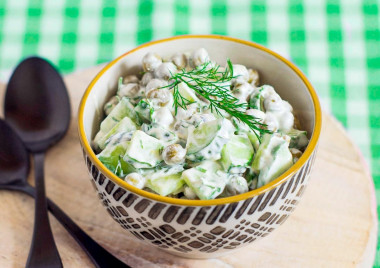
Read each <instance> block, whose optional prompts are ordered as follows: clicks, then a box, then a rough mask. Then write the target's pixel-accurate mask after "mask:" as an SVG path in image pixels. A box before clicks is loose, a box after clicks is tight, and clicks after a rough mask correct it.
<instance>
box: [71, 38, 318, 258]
mask: <svg viewBox="0 0 380 268" xmlns="http://www.w3.org/2000/svg"><path fill="white" fill-rule="evenodd" d="M200 47H204V48H205V49H206V50H207V51H208V52H209V54H210V57H211V58H212V59H213V60H215V61H216V62H217V63H219V64H224V63H225V61H226V59H227V58H229V59H231V61H232V62H233V63H239V64H243V65H246V66H247V67H250V68H254V69H257V70H258V71H259V73H260V80H261V83H266V84H270V85H272V86H274V88H275V89H276V91H277V92H278V93H279V94H280V96H281V97H282V98H283V99H285V100H287V101H289V103H290V104H291V105H292V106H293V108H294V111H295V113H296V115H297V116H298V118H299V121H300V123H301V125H302V128H303V129H306V130H307V132H308V133H309V138H310V143H309V145H308V147H307V148H306V150H305V152H304V154H303V155H302V157H301V158H300V159H299V160H298V161H297V162H296V163H295V164H294V165H293V166H292V167H291V168H290V169H289V170H288V171H286V172H285V173H284V174H282V175H281V176H280V177H278V178H277V179H275V180H274V181H272V182H271V183H269V184H267V185H265V186H263V187H261V188H259V189H256V190H253V191H250V192H247V193H244V194H240V195H236V196H231V197H228V198H221V199H215V200H184V199H175V198H169V197H163V196H159V195H156V194H154V193H150V192H147V191H144V190H140V189H138V188H135V187H133V186H131V185H129V184H128V183H126V182H125V181H123V180H122V179H120V178H118V177H117V176H116V175H114V174H113V173H112V172H110V171H109V170H108V169H107V168H106V167H105V166H104V165H103V164H102V163H101V162H100V161H99V160H98V159H97V158H96V155H95V153H94V152H93V150H92V149H91V146H90V141H91V140H92V138H93V137H94V135H95V134H96V132H97V130H98V129H99V124H100V121H101V120H102V118H103V116H104V115H103V105H104V103H105V102H106V100H107V99H109V98H110V97H111V96H112V95H114V94H115V91H116V88H117V81H118V78H119V77H120V76H125V75H127V74H136V73H139V72H140V71H141V60H142V57H143V56H144V55H145V54H146V53H147V52H151V51H152V52H156V53H158V54H159V55H161V56H163V57H169V56H171V55H172V54H174V52H185V51H191V50H194V49H196V48H200ZM78 120H79V122H78V123H79V136H80V142H81V145H82V148H83V152H84V158H85V162H86V164H87V167H88V171H89V173H90V175H91V181H92V184H93V185H94V186H95V189H96V191H97V192H98V195H99V198H100V200H101V202H102V203H103V204H104V207H105V208H106V209H107V211H108V212H109V214H110V215H111V216H112V217H113V219H114V220H115V221H116V222H118V223H119V224H120V226H121V227H122V228H124V229H126V230H128V231H129V232H130V233H131V234H133V235H134V236H135V237H136V238H137V239H139V240H142V241H145V242H147V243H148V244H150V245H152V246H155V247H159V248H161V249H163V250H165V251H167V252H170V253H172V254H175V255H180V256H182V257H188V258H211V257H216V256H219V255H222V254H224V253H227V252H229V251H232V250H234V249H237V248H239V247H243V246H244V245H247V244H249V243H253V242H255V241H257V240H258V239H260V238H262V237H266V236H268V235H269V234H270V233H272V232H273V231H274V230H275V229H276V228H277V227H279V226H280V225H281V224H283V223H284V222H285V221H286V219H287V218H288V217H289V215H291V213H292V212H293V210H294V209H295V207H296V206H297V204H298V202H299V201H300V198H301V196H302V193H303V192H304V191H305V188H306V185H307V183H308V179H309V176H310V171H311V168H312V165H313V162H314V158H315V153H316V149H317V143H318V138H319V134H320V131H321V109H320V105H319V101H318V97H317V95H316V93H315V91H314V90H313V88H312V86H311V84H310V83H309V81H308V80H307V79H306V77H305V76H304V75H303V74H302V73H301V71H300V70H299V69H298V68H297V67H296V66H295V65H294V64H292V63H291V62H290V61H288V60H287V59H285V58H283V57H281V56H279V55H278V54H276V53H274V52H272V51H270V50H269V49H267V48H265V47H263V46H261V45H258V44H255V43H252V42H248V41H243V40H239V39H235V38H230V37H224V36H177V37H173V38H168V39H164V40H158V41H153V42H150V43H146V44H144V45H141V46H139V47H137V48H135V49H133V50H131V51H129V52H127V53H125V54H123V55H121V56H120V57H118V58H116V59H115V60H113V61H111V62H110V63H109V64H107V65H106V66H105V67H104V68H103V69H102V70H101V71H100V72H99V73H98V74H97V75H96V76H95V78H94V79H93V81H92V82H91V83H90V85H89V86H88V88H87V90H86V92H85V94H84V96H83V98H82V101H81V104H80V108H79V117H78ZM300 246H301V245H300Z"/></svg>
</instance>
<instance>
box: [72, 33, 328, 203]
mask: <svg viewBox="0 0 380 268" xmlns="http://www.w3.org/2000/svg"><path fill="white" fill-rule="evenodd" d="M187 38H205V39H221V40H227V41H231V42H236V43H240V44H244V45H247V46H251V47H254V48H256V49H260V50H262V51H264V52H266V53H269V54H271V55H272V56H274V57H276V58H277V59H279V60H281V61H282V62H284V63H285V64H286V65H288V66H289V67H290V68H291V69H292V70H293V71H294V72H295V73H296V74H297V75H298V76H299V77H300V78H301V80H302V81H303V82H304V83H305V85H306V87H307V89H308V91H309V94H310V96H311V98H312V101H313V104H314V112H315V124H314V131H313V135H312V137H311V139H310V141H309V144H308V146H307V148H306V150H305V152H304V153H303V154H302V156H301V157H300V159H299V160H298V161H297V162H296V163H295V164H293V165H292V166H291V167H290V169H288V170H287V171H286V172H285V173H283V174H282V175H281V176H280V177H278V178H277V179H275V180H273V181H272V182H270V183H268V184H266V185H264V186H262V187H260V188H258V189H255V190H252V191H249V192H246V193H243V194H239V195H234V196H230V197H224V198H218V199H212V200H187V199H179V198H172V197H166V196H160V195H158V194H154V193H150V192H147V191H144V190H142V189H139V188H136V187H134V186H132V185H130V184H128V183H127V182H125V181H123V180H122V179H121V178H119V177H118V176H116V175H115V174H114V173H112V172H111V171H110V170H109V169H108V168H106V167H105V166H104V165H103V163H101V162H100V160H99V159H98V158H97V157H96V155H95V153H94V151H93V150H92V148H91V146H90V143H89V142H88V140H87V138H86V135H85V131H84V124H83V114H84V107H85V104H86V101H87V98H88V96H89V94H90V92H91V90H92V88H93V86H94V85H95V84H96V82H97V81H98V80H99V78H100V77H101V76H102V75H103V74H104V73H105V72H106V71H107V70H108V69H110V68H111V66H113V65H114V64H115V63H116V62H118V61H119V60H120V59H122V58H123V57H125V56H126V55H129V54H131V53H133V52H135V51H137V50H139V49H141V48H145V47H149V46H151V45H154V44H158V43H163V42H167V41H172V40H176V39H187ZM321 127H322V111H321V107H320V103H319V100H318V96H317V93H316V92H315V90H314V89H313V87H312V85H311V83H310V82H309V81H308V79H307V78H306V76H305V75H304V74H303V73H302V72H301V70H299V69H298V68H297V67H296V66H295V65H294V64H293V63H292V62H290V61H289V60H287V59H285V58H284V57H282V56H280V55H279V54H277V53H275V52H273V51H271V50H270V49H268V48H266V47H264V46H262V45H259V44H256V43H254V42H251V41H246V40H241V39H238V38H234V37H228V36H220V35H179V36H174V37H170V38H165V39H160V40H156V41H151V42H148V43H145V44H142V45H140V46H138V47H136V48H134V49H132V50H130V51H128V52H126V53H124V54H122V55H121V56H119V57H117V58H116V59H114V60H112V61H111V62H109V63H108V64H107V65H106V66H105V67H104V68H103V69H102V70H101V71H100V72H99V73H98V74H97V75H96V76H95V78H94V79H93V80H92V81H91V83H90V84H89V86H88V87H87V89H86V91H85V93H84V95H83V97H82V99H81V102H80V105H79V111H78V131H79V138H80V141H81V144H82V147H83V148H84V150H85V152H86V154H87V156H88V157H89V158H90V159H91V161H92V163H93V164H95V166H96V167H97V168H98V169H99V170H100V172H101V173H103V174H104V175H105V176H106V177H107V178H109V179H110V180H111V181H113V182H114V183H116V184H118V185H119V186H121V187H123V188H126V189H127V190H128V191H130V192H132V193H135V194H137V195H140V196H143V197H145V198H148V199H153V200H156V201H159V202H162V203H169V204H174V205H183V206H214V205H223V204H229V203H234V202H239V201H241V200H245V199H248V198H252V197H254V196H258V195H260V194H262V193H265V192H267V191H270V190H272V189H273V188H275V187H277V186H279V185H280V184H282V183H284V182H285V181H286V180H288V179H289V178H291V177H292V175H293V174H295V173H296V172H297V171H298V170H299V169H300V168H301V167H302V166H303V165H304V164H305V163H306V161H307V160H308V159H309V158H310V156H311V154H312V153H313V151H314V149H315V148H316V146H317V143H318V139H319V136H320V132H321Z"/></svg>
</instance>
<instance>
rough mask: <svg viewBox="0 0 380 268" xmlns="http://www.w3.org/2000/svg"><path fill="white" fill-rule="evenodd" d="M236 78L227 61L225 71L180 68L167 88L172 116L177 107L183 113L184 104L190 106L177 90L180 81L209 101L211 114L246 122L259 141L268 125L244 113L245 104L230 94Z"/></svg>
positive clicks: (209, 66) (210, 67)
mask: <svg viewBox="0 0 380 268" xmlns="http://www.w3.org/2000/svg"><path fill="white" fill-rule="evenodd" d="M236 77H237V76H234V75H233V67H232V63H231V61H230V60H229V59H227V68H226V69H225V70H224V71H221V70H220V66H219V65H217V64H213V63H211V62H206V63H204V64H203V65H202V66H200V67H198V68H195V69H192V70H189V71H187V70H185V69H182V70H181V71H179V72H178V73H175V74H172V75H171V77H170V79H169V81H172V83H171V84H169V85H168V86H166V87H168V88H173V98H174V103H173V106H174V109H175V114H177V110H178V107H181V108H182V109H184V110H186V109H187V107H186V105H188V104H190V103H191V101H189V100H188V99H186V98H185V97H184V96H182V95H181V93H180V92H179V90H178V85H179V84H180V83H182V82H183V83H185V84H186V85H187V86H188V87H189V88H191V89H192V90H194V92H195V93H197V94H198V95H199V96H202V97H203V98H204V99H205V100H207V101H208V102H209V104H208V105H209V109H210V110H211V112H213V111H215V112H216V113H217V114H218V115H220V116H223V114H222V111H225V112H227V113H228V114H230V115H231V116H232V117H235V118H236V119H237V120H239V121H241V122H243V123H245V124H246V125H247V126H248V127H249V128H250V129H252V130H253V132H254V133H255V135H256V136H257V138H258V139H259V140H261V139H260V136H261V134H263V133H272V131H270V130H267V129H266V127H267V125H266V124H263V123H261V122H259V121H258V118H256V117H254V116H252V115H248V114H246V113H245V110H246V109H247V108H249V105H248V103H246V102H239V99H238V98H236V97H235V96H234V95H232V93H231V90H230V83H229V82H230V81H231V80H232V79H233V78H236ZM257 132H258V133H259V134H258V133H257Z"/></svg>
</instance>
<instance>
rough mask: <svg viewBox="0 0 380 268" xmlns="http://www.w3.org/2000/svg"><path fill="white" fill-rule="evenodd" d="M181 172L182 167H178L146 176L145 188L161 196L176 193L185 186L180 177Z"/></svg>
mask: <svg viewBox="0 0 380 268" xmlns="http://www.w3.org/2000/svg"><path fill="white" fill-rule="evenodd" d="M182 171H183V167H182V166H178V167H173V168H166V169H163V170H160V171H157V172H155V173H152V174H148V175H146V178H147V184H146V186H147V187H148V188H150V189H151V190H153V191H155V192H156V193H158V194H159V195H162V196H167V195H169V194H173V193H176V192H178V190H180V189H181V188H182V186H183V185H184V184H185V181H184V180H183V179H182V177H181V175H182Z"/></svg>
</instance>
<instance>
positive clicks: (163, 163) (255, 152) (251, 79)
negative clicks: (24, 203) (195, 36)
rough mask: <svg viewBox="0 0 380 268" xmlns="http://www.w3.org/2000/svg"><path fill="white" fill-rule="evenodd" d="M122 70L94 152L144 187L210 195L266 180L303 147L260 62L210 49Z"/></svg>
mask: <svg viewBox="0 0 380 268" xmlns="http://www.w3.org/2000/svg"><path fill="white" fill-rule="evenodd" d="M141 66H142V69H143V72H142V73H138V74H136V75H126V76H123V77H120V78H119V80H118V86H117V90H116V95H114V96H112V97H111V98H109V100H108V101H107V103H106V104H105V105H104V119H103V120H102V121H101V123H100V126H99V131H98V132H97V133H96V135H95V137H94V139H93V140H92V148H93V150H94V151H95V152H96V153H97V158H98V159H99V160H100V161H101V162H102V163H103V164H104V165H105V166H106V167H107V168H108V169H109V170H110V171H112V172H113V173H114V174H115V175H117V176H118V177H119V178H121V179H123V180H125V181H126V182H127V183H129V184H130V185H133V186H135V187H137V188H139V189H143V190H146V191H149V192H153V193H156V194H158V195H161V196H168V197H174V198H181V199H201V200H209V199H215V198H222V197H229V196H233V195H237V194H242V193H245V192H248V191H250V190H254V189H257V188H259V187H262V186H264V185H266V184H268V183H270V182H272V181H273V180H274V179H276V178H277V177H278V176H280V175H281V174H283V173H284V172H285V171H286V170H288V169H289V168H290V167H291V166H292V165H293V164H294V163H295V162H296V161H298V159H299V158H300V157H301V155H302V154H303V152H304V150H305V148H306V147H307V145H308V143H309V139H308V135H307V132H306V131H305V130H302V126H301V125H300V123H299V121H298V120H297V116H296V114H295V113H294V111H293V108H292V106H291V105H290V104H289V103H288V102H287V101H286V100H283V99H282V98H281V96H280V95H279V94H278V93H277V92H276V90H275V88H274V87H272V86H271V85H268V84H261V83H260V74H259V72H258V71H257V70H255V69H251V68H247V67H246V66H244V65H241V64H238V63H235V62H232V61H230V60H229V59H228V58H226V59H225V64H224V65H219V64H217V63H216V62H214V61H213V60H212V59H211V58H210V56H209V54H208V52H207V50H206V49H204V48H198V49H195V50H192V51H188V52H185V53H175V54H173V55H172V56H171V57H169V58H161V57H160V55H158V54H156V53H152V52H148V53H146V54H145V56H144V57H143V58H142V62H141Z"/></svg>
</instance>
